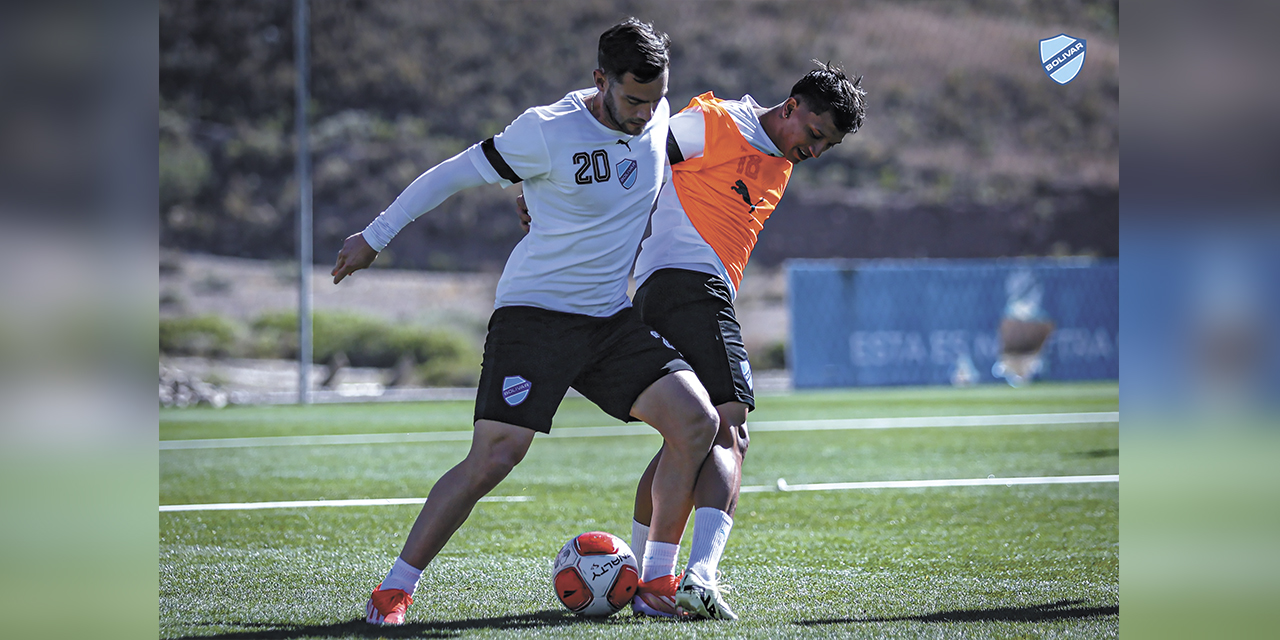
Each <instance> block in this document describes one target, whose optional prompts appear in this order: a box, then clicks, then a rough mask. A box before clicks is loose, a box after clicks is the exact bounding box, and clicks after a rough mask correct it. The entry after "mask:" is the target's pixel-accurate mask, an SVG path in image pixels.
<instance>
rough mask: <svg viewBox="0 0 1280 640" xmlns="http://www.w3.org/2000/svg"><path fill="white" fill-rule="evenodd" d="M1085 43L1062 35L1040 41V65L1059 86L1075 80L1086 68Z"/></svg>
mask: <svg viewBox="0 0 1280 640" xmlns="http://www.w3.org/2000/svg"><path fill="white" fill-rule="evenodd" d="M1084 54H1085V41H1084V40H1082V39H1080V38H1076V37H1073V36H1069V35H1067V34H1065V33H1060V34H1058V35H1056V36H1054V37H1052V38H1045V39H1044V40H1041V41H1040V65H1041V66H1043V67H1044V72H1045V73H1047V74H1049V77H1050V78H1053V81H1054V82H1056V83H1058V84H1066V83H1068V82H1071V81H1072V80H1074V79H1075V77H1076V74H1078V73H1080V67H1082V66H1084Z"/></svg>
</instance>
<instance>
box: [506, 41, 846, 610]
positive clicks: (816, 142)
mask: <svg viewBox="0 0 1280 640" xmlns="http://www.w3.org/2000/svg"><path fill="white" fill-rule="evenodd" d="M861 80H862V78H861V77H858V78H850V77H848V76H847V75H845V73H844V71H843V70H842V69H840V68H839V67H838V66H832V65H827V64H820V66H819V68H818V69H815V70H814V71H811V72H809V73H808V74H806V75H805V76H804V77H803V78H801V79H800V81H799V82H797V83H796V84H795V86H794V87H792V89H791V95H790V96H789V97H788V98H787V99H786V100H785V101H783V102H782V103H781V104H778V105H777V106H774V107H772V108H765V107H761V106H760V105H759V104H757V103H756V101H755V100H754V99H753V98H752V97H751V96H749V95H748V96H743V97H742V99H741V100H721V99H719V98H716V97H715V96H713V95H712V94H711V93H705V94H702V95H700V96H698V97H696V98H694V99H693V100H692V101H691V102H690V103H689V106H688V107H687V108H686V109H685V110H684V111H681V112H680V113H679V114H677V115H675V116H672V117H671V121H670V133H669V136H668V139H667V159H668V162H669V163H670V167H671V180H670V182H669V183H668V184H667V185H666V186H665V187H664V188H663V189H662V191H661V193H660V194H659V196H658V202H657V206H656V208H655V209H654V212H653V215H652V219H651V226H652V232H651V234H650V236H649V237H648V238H646V239H645V240H644V242H643V244H642V245H641V250H640V255H639V257H638V258H637V259H636V266H635V278H636V282H637V283H638V285H639V288H638V290H637V291H636V295H635V299H634V304H635V307H636V308H637V309H639V310H640V316H641V319H642V320H643V321H644V322H645V324H647V325H649V326H651V327H653V328H654V329H656V330H657V332H658V333H659V334H660V335H661V336H662V337H663V338H665V339H667V340H668V341H670V342H671V344H672V345H673V346H674V347H675V348H676V349H677V350H678V351H680V353H681V354H682V355H683V356H684V358H685V361H686V362H688V363H689V364H690V365H691V366H692V367H693V370H694V372H695V373H696V374H697V376H698V379H699V380H700V381H701V382H702V384H703V386H705V387H706V389H707V391H708V392H709V393H710V395H711V401H712V404H714V405H715V407H716V411H717V412H718V413H719V415H720V427H719V431H718V432H717V434H716V440H715V446H714V447H713V448H712V451H711V453H710V454H709V455H708V457H707V459H706V461H705V462H704V463H703V465H702V468H701V469H700V473H699V475H698V479H697V484H696V485H695V488H694V494H693V503H692V505H689V506H687V507H686V508H696V512H695V516H694V529H693V548H692V550H691V552H690V556H689V564H688V566H687V568H686V570H685V571H684V573H683V574H681V575H680V576H677V575H676V574H675V565H676V552H677V551H678V550H679V545H678V544H672V543H667V542H658V541H652V540H648V537H649V526H648V525H649V524H650V523H651V521H652V516H653V502H652V498H651V495H650V494H651V487H652V483H653V478H654V472H655V470H656V469H657V465H658V461H659V460H661V458H662V455H663V450H659V451H658V453H657V455H655V456H654V458H653V461H652V462H650V464H649V467H648V469H646V470H645V472H644V475H643V476H642V477H641V479H640V483H639V486H638V487H637V490H636V502H635V512H634V516H635V521H634V522H633V523H632V533H631V545H632V549H633V550H634V551H635V553H636V557H637V558H638V559H640V560H641V584H640V589H639V594H638V595H637V596H636V598H635V600H633V601H632V603H631V607H632V609H633V610H635V612H636V613H640V614H645V615H650V616H669V617H675V616H694V617H703V618H714V619H723V620H735V619H737V616H736V615H735V614H734V613H733V611H732V610H731V609H730V608H729V607H728V606H727V604H726V603H725V601H724V598H723V593H722V592H723V591H725V589H723V588H722V586H721V585H720V584H719V581H718V579H717V577H716V574H717V567H718V565H719V562H720V557H721V556H722V555H723V553H724V549H725V544H726V542H727V540H728V537H729V532H730V530H731V528H732V527H733V515H734V511H735V509H736V508H737V505H738V490H739V487H740V485H741V482H742V459H743V455H744V454H745V453H746V450H747V443H748V435H747V412H748V411H750V410H752V409H754V408H755V399H754V395H753V389H752V381H751V364H750V362H749V361H748V359H747V352H746V349H745V347H744V346H743V343H742V332H741V328H740V326H739V324H738V320H737V317H736V315H735V313H734V308H733V300H734V297H735V296H736V294H737V289H738V285H739V284H741V282H742V272H743V268H744V267H746V264H747V260H748V259H749V258H750V257H751V250H752V249H753V248H754V247H755V244H756V238H757V236H758V234H759V233H760V231H761V230H763V229H764V223H765V221H766V220H768V218H769V215H770V214H771V213H773V210H774V207H776V206H777V204H778V201H779V200H781V198H782V194H783V192H784V191H785V190H786V188H787V182H788V180H789V179H790V177H791V168H792V166H793V165H794V164H795V163H797V162H803V161H805V160H807V159H809V158H817V157H819V156H821V155H822V154H823V153H826V152H827V151H829V150H830V149H831V148H832V147H833V146H835V145H837V144H840V142H841V141H842V140H844V137H845V136H846V135H848V134H850V133H853V132H855V131H857V130H858V129H859V128H860V127H861V126H862V121H863V117H864V114H865V95H866V94H865V93H864V92H863V90H862V88H861V86H860V85H861ZM521 220H522V221H524V222H525V223H528V222H529V218H528V216H527V215H525V214H522V215H521ZM533 224H535V225H536V224H537V223H536V222H534V223H533ZM664 450H665V447H664ZM686 513H687V511H686Z"/></svg>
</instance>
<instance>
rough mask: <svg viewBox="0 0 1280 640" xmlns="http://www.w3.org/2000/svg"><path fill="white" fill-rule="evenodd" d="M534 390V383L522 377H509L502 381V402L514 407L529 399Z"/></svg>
mask: <svg viewBox="0 0 1280 640" xmlns="http://www.w3.org/2000/svg"><path fill="white" fill-rule="evenodd" d="M532 388H533V383H532V382H529V381H528V380H525V379H524V378H521V377H520V376H507V377H505V378H503V379H502V400H503V401H504V402H506V403H507V404H509V405H511V406H513V407H514V406H516V405H518V404H520V403H521V402H524V400H525V398H528V397H529V389H532Z"/></svg>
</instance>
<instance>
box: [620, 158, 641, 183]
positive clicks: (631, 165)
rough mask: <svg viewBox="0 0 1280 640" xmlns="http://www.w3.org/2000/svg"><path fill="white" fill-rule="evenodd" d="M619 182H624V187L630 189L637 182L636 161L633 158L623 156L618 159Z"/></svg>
mask: <svg viewBox="0 0 1280 640" xmlns="http://www.w3.org/2000/svg"><path fill="white" fill-rule="evenodd" d="M617 167H618V182H620V183H621V184H622V188H623V189H630V188H631V187H632V186H634V185H635V183H636V175H637V174H638V173H639V172H638V171H637V170H636V161H635V160H632V159H631V158H623V159H622V160H619V161H618V165H617Z"/></svg>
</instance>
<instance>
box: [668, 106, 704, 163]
mask: <svg viewBox="0 0 1280 640" xmlns="http://www.w3.org/2000/svg"><path fill="white" fill-rule="evenodd" d="M706 137H707V123H706V117H705V116H704V115H703V114H702V109H700V108H698V107H690V108H688V109H685V110H684V111H681V112H680V113H677V114H676V115H674V116H671V120H670V121H669V129H668V131H667V163H668V164H673V165H674V164H679V163H681V162H684V161H685V160H691V159H693V158H697V157H700V156H701V155H702V150H703V149H704V148H706V146H707V141H706Z"/></svg>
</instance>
